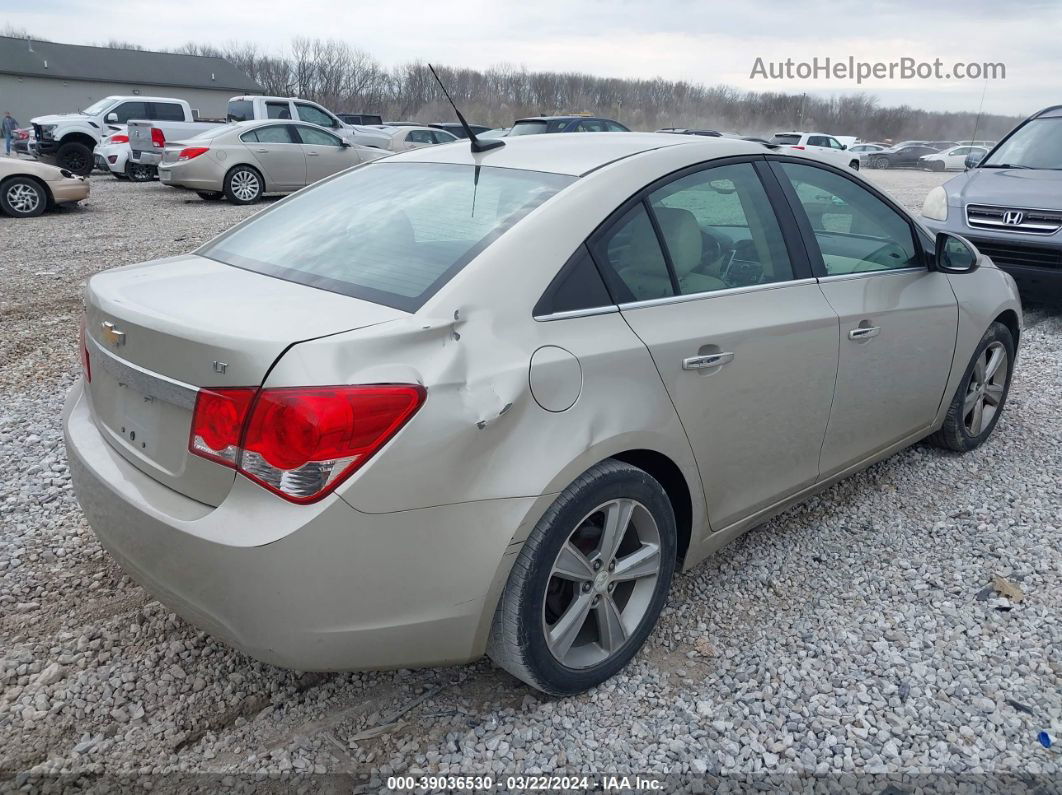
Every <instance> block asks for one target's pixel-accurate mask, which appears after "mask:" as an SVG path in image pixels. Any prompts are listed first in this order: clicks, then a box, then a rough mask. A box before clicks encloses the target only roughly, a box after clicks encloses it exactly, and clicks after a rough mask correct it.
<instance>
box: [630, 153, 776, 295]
mask: <svg viewBox="0 0 1062 795" xmlns="http://www.w3.org/2000/svg"><path fill="white" fill-rule="evenodd" d="M649 203H650V204H651V205H652V208H653V213H654V214H655V215H656V218H657V222H658V223H659V224H660V232H661V234H662V235H663V237H664V244H665V245H666V246H667V250H668V253H669V254H670V256H671V264H672V267H673V268H674V271H675V278H676V279H677V281H678V287H679V292H680V293H681V294H683V295H691V294H694V293H704V292H712V291H714V290H723V289H727V288H729V287H746V286H750V285H755V284H770V283H771V282H781V281H788V280H790V279H792V278H793V266H792V264H791V263H790V261H789V253H788V251H787V250H786V246H785V238H784V237H783V236H782V230H781V227H779V225H778V220H777V218H775V214H774V210H773V208H772V207H771V202H770V199H769V198H768V197H767V192H766V191H765V190H764V188H763V184H762V183H761V182H760V178H759V176H757V174H756V169H755V167H754V166H753V165H752V164H751V163H736V164H734V165H728V166H716V167H714V168H707V169H705V170H703V171H698V172H696V173H693V174H688V175H687V176H685V177H681V178H680V179H677V180H675V181H674V182H672V183H670V184H668V185H666V186H664V187H663V188H660V189H659V190H657V191H655V192H653V193H652V194H650V196H649Z"/></svg>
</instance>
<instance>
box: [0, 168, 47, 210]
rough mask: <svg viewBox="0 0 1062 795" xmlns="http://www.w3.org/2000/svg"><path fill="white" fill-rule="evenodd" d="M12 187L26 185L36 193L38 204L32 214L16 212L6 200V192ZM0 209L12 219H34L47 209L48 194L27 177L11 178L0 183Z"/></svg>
mask: <svg viewBox="0 0 1062 795" xmlns="http://www.w3.org/2000/svg"><path fill="white" fill-rule="evenodd" d="M14 185H28V186H29V187H31V188H33V189H34V190H35V191H37V195H38V196H39V197H40V202H39V203H38V204H37V207H36V209H34V210H33V212H29V213H25V212H18V211H16V210H15V209H14V208H13V207H12V206H11V205H10V204H9V203H8V200H7V192H8V190H10V189H11V187H12V186H14ZM0 207H2V208H3V211H4V213H5V214H6V215H9V216H11V217H12V218H35V217H37V216H38V215H40V214H41V213H43V212H44V211H45V210H46V209H47V207H48V193H47V191H45V190H44V188H42V187H41V186H40V185H39V184H37V182H35V181H34V180H32V179H29V178H28V177H12V178H11V179H8V180H5V181H4V182H3V183H0Z"/></svg>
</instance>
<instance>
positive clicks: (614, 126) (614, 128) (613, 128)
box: [605, 121, 630, 132]
mask: <svg viewBox="0 0 1062 795" xmlns="http://www.w3.org/2000/svg"><path fill="white" fill-rule="evenodd" d="M605 126H606V127H607V128H608V131H609V132H630V130H628V129H627V128H626V127H624V126H623V125H622V124H618V123H616V122H614V121H606V122H605Z"/></svg>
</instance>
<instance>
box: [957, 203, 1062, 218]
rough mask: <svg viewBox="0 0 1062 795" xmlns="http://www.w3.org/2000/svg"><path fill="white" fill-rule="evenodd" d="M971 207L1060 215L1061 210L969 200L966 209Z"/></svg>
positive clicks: (1061, 213)
mask: <svg viewBox="0 0 1062 795" xmlns="http://www.w3.org/2000/svg"><path fill="white" fill-rule="evenodd" d="M971 207H990V208H992V209H993V210H1021V211H1022V212H1026V213H1027V212H1033V213H1057V214H1059V215H1062V210H1060V209H1058V208H1057V207H1056V208H1054V209H1050V208H1048V207H1015V206H1013V205H1007V204H986V203H985V202H969V203H968V204H967V205H966V209H967V210H968V209H969V208H971Z"/></svg>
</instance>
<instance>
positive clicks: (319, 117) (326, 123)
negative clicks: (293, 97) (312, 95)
mask: <svg viewBox="0 0 1062 795" xmlns="http://www.w3.org/2000/svg"><path fill="white" fill-rule="evenodd" d="M295 112H296V113H298V114H299V119H300V121H308V122H310V124H319V125H321V126H322V127H333V126H335V122H334V121H332V117H331V116H329V115H328V114H327V113H325V112H324V111H323V110H321V109H320V108H315V107H314V106H313V105H303V104H301V103H299V102H296V103H295Z"/></svg>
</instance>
